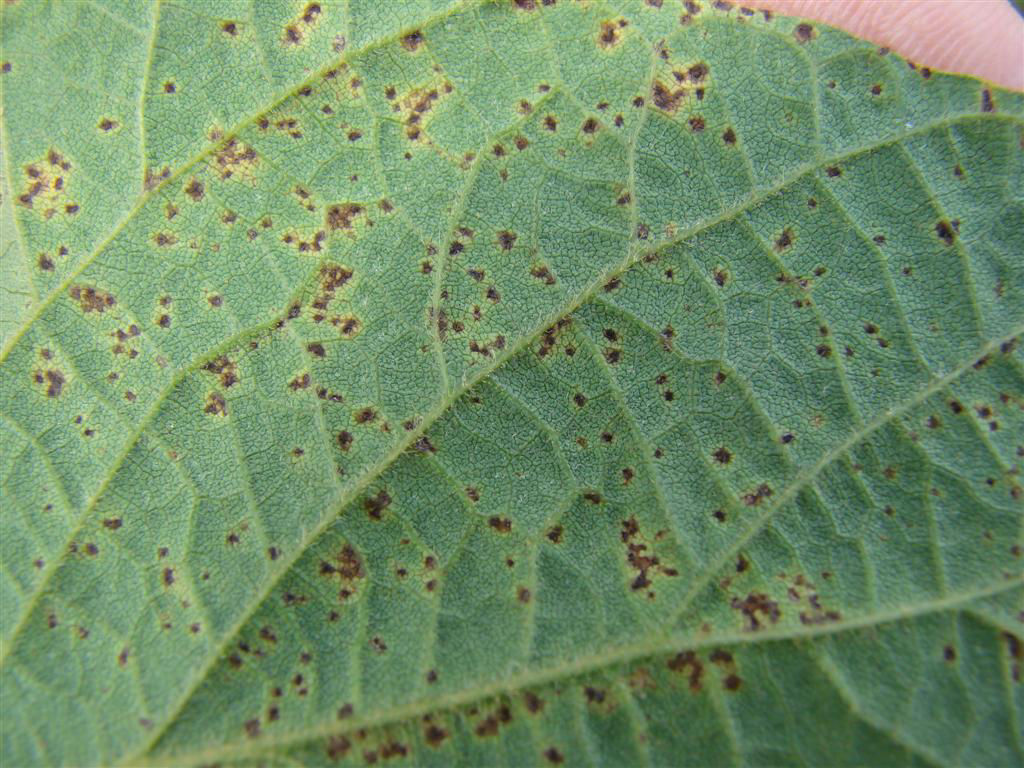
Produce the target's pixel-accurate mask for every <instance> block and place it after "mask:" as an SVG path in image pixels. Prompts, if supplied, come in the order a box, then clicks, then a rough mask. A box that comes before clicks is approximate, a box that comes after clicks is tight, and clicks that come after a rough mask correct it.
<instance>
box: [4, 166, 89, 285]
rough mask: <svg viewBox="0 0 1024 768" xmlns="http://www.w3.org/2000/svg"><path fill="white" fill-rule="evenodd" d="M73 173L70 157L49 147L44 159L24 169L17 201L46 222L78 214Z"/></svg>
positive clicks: (79, 209)
mask: <svg viewBox="0 0 1024 768" xmlns="http://www.w3.org/2000/svg"><path fill="white" fill-rule="evenodd" d="M72 172H73V164H72V163H71V161H70V160H69V159H68V158H67V157H65V156H64V155H63V154H62V153H61V152H59V151H57V150H56V149H53V148H51V149H49V150H47V152H46V154H45V155H44V156H43V157H42V158H41V159H39V160H37V161H35V162H32V163H29V164H28V165H26V166H24V168H23V169H22V173H23V176H24V178H23V180H22V187H21V191H20V193H18V194H17V195H16V197H15V203H16V204H17V205H18V206H21V207H22V208H25V209H28V210H31V211H33V212H35V213H37V214H39V215H40V216H41V217H42V218H43V220H45V221H49V220H51V219H52V218H53V217H54V216H58V215H59V216H62V217H65V218H68V217H73V216H75V215H77V214H78V213H79V212H80V211H81V209H82V207H81V205H80V203H79V202H78V201H77V200H75V199H74V198H73V197H72V196H71V190H70V185H71V178H72ZM40 266H42V263H41V264H40ZM43 268H44V269H45V267H43Z"/></svg>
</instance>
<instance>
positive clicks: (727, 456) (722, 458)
mask: <svg viewBox="0 0 1024 768" xmlns="http://www.w3.org/2000/svg"><path fill="white" fill-rule="evenodd" d="M711 455H712V456H713V457H714V459H715V461H717V462H718V463H719V464H728V463H729V462H730V461H732V454H731V453H730V452H729V450H728V449H727V448H726V447H725V446H722V447H720V448H718V449H717V450H716V451H715V452H714V453H713V454H711Z"/></svg>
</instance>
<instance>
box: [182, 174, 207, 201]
mask: <svg viewBox="0 0 1024 768" xmlns="http://www.w3.org/2000/svg"><path fill="white" fill-rule="evenodd" d="M185 194H186V195H188V196H189V197H191V198H192V201H193V202H196V203H198V202H199V201H200V200H202V199H203V195H204V194H205V192H204V189H203V183H202V182H201V181H199V179H192V180H191V181H190V182H189V183H188V186H187V187H185Z"/></svg>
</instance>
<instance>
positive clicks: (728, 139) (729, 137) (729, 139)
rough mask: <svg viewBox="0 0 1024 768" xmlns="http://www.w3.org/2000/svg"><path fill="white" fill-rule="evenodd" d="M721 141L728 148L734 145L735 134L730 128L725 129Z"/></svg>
mask: <svg viewBox="0 0 1024 768" xmlns="http://www.w3.org/2000/svg"><path fill="white" fill-rule="evenodd" d="M722 141H724V142H725V143H726V144H728V145H729V146H730V147H731V146H732V145H733V144H735V143H736V133H735V131H733V129H732V128H726V129H725V132H724V133H723V134H722Z"/></svg>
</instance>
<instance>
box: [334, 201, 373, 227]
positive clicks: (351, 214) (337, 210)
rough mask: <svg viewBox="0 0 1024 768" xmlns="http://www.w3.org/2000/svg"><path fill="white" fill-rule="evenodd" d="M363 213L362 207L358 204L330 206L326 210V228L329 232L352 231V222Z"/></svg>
mask: <svg viewBox="0 0 1024 768" xmlns="http://www.w3.org/2000/svg"><path fill="white" fill-rule="evenodd" d="M364 211H365V209H364V208H363V206H361V205H359V204H358V203H341V204H338V205H332V206H330V207H329V208H328V209H327V228H328V229H329V230H331V231H334V230H337V229H352V222H353V220H354V219H355V217H356V216H359V215H361V214H362V213H363V212H364Z"/></svg>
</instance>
